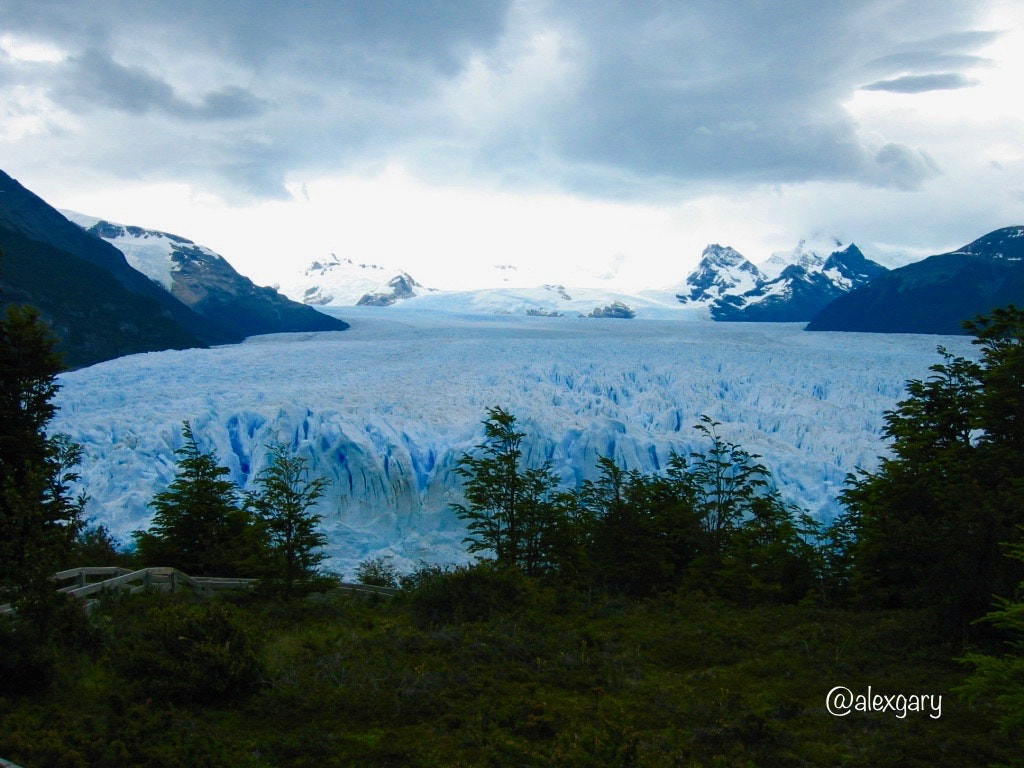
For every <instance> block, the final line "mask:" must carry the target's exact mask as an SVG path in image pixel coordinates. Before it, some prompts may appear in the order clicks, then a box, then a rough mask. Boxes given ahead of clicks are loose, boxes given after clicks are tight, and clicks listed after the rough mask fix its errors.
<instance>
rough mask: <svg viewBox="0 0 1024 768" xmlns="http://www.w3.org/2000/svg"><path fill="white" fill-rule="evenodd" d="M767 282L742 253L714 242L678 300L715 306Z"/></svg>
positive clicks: (685, 302)
mask: <svg viewBox="0 0 1024 768" xmlns="http://www.w3.org/2000/svg"><path fill="white" fill-rule="evenodd" d="M764 280H765V276H764V274H763V273H762V272H761V270H759V269H758V268H757V267H755V266H754V265H753V264H751V263H750V262H749V261H747V259H746V258H744V257H743V255H742V254H740V253H739V252H738V251H736V250H735V249H733V248H730V247H728V246H725V247H723V246H721V245H718V244H717V243H712V244H711V245H709V246H708V247H707V248H705V249H704V253H702V254H701V257H700V261H699V262H698V264H697V266H696V268H694V270H693V271H692V272H691V273H690V274H689V275H688V276H687V278H686V281H685V283H684V284H683V288H682V289H680V292H679V295H678V299H679V301H680V302H681V303H683V304H687V303H698V304H714V303H715V302H716V301H718V300H720V299H722V298H724V297H726V296H737V295H741V294H743V293H746V292H747V291H749V290H751V289H752V288H754V287H755V286H756V285H758V284H759V283H762V282H764Z"/></svg>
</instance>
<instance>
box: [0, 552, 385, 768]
mask: <svg viewBox="0 0 1024 768" xmlns="http://www.w3.org/2000/svg"><path fill="white" fill-rule="evenodd" d="M52 578H53V580H54V581H55V582H56V583H57V584H58V585H61V584H63V585H64V586H58V587H57V589H58V591H60V592H65V593H67V594H69V595H73V596H74V597H78V598H81V599H82V600H83V601H85V608H86V610H91V609H92V608H93V607H94V606H95V605H96V604H97V602H98V600H99V597H100V596H101V595H102V594H103V593H104V592H128V593H131V594H134V593H136V592H142V591H144V590H147V589H149V590H156V591H160V592H178V591H180V590H182V589H189V590H192V591H193V592H195V593H197V594H201V595H210V594H213V593H215V592H220V591H223V590H225V589H251V588H252V587H253V586H254V585H255V583H256V581H257V580H256V579H231V578H222V577H218V576H189V575H188V574H187V573H182V572H181V571H179V570H178V569H177V568H143V569H141V570H138V571H132V570H129V569H128V568H117V567H103V568H97V567H87V568H71V569H69V570H66V571H61V572H60V573H56V574H54V575H53V577H52ZM67 582H71V583H67ZM332 589H333V590H339V591H343V592H359V593H365V594H374V595H381V596H382V597H393V596H394V595H396V594H397V593H398V590H397V589H395V588H393V587H376V586H372V585H370V584H357V583H355V582H348V581H342V582H337V583H336V584H334V585H333V587H332ZM13 610H14V607H13V606H12V605H10V604H7V605H0V614H4V613H8V612H10V611H13ZM0 768H3V764H2V763H0Z"/></svg>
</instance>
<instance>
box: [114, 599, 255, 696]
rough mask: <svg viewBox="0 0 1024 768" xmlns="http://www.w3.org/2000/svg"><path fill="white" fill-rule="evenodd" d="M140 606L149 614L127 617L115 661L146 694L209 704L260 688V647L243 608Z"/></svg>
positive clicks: (185, 604)
mask: <svg viewBox="0 0 1024 768" xmlns="http://www.w3.org/2000/svg"><path fill="white" fill-rule="evenodd" d="M138 605H139V606H144V607H143V610H141V611H137V612H135V613H134V614H132V615H128V616H126V617H125V619H124V620H125V624H124V627H123V630H122V631H119V632H118V633H117V636H116V647H115V648H113V649H112V659H113V663H114V666H115V668H116V669H117V670H118V671H119V672H120V673H121V674H122V675H124V676H125V677H127V678H128V679H130V680H132V681H133V682H134V684H135V685H137V686H138V687H139V688H140V689H141V691H142V692H143V693H144V694H145V695H147V696H152V697H161V698H165V699H167V700H169V701H173V702H179V703H191V702H197V703H209V702H216V701H221V700H224V699H228V698H232V697H235V696H239V695H241V694H244V693H247V692H249V691H251V690H252V689H253V688H255V686H256V685H257V682H258V680H259V673H260V658H259V654H258V651H257V644H256V642H255V641H254V639H253V633H252V632H251V631H250V630H249V629H248V628H247V627H246V625H245V622H244V621H243V619H242V615H241V614H240V613H239V612H238V610H237V609H235V608H233V607H232V606H230V605H226V604H223V603H219V602H214V603H199V604H189V603H183V602H171V603H163V602H160V603H157V604H152V603H149V604H143V603H139V604H138ZM123 609H124V607H122V610H123Z"/></svg>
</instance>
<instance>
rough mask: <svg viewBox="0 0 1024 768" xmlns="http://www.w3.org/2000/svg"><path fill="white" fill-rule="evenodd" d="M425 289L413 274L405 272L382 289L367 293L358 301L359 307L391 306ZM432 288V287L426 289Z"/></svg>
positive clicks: (389, 281)
mask: <svg viewBox="0 0 1024 768" xmlns="http://www.w3.org/2000/svg"><path fill="white" fill-rule="evenodd" d="M417 290H418V291H419V292H422V291H423V290H424V288H423V286H422V285H420V284H419V283H417V282H416V281H415V280H414V279H413V278H412V277H411V276H409V275H407V274H406V273H405V272H403V273H402V274H400V275H396V276H395V277H393V278H391V279H390V280H388V282H387V284H386V285H385V286H384V288H383V289H382V290H379V291H375V292H373V293H366V294H363V296H362V297H361V298H360V299H359V301H357V302H356V306H359V307H390V306H391V305H392V304H394V303H396V302H399V301H402V300H403V299H411V298H414V297H416V296H418V295H419V294H418V293H417ZM426 290H430V289H426Z"/></svg>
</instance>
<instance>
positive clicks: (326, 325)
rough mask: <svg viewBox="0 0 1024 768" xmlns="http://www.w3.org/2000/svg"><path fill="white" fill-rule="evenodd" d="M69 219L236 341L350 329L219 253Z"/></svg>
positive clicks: (79, 217) (171, 238) (76, 216)
mask: <svg viewBox="0 0 1024 768" xmlns="http://www.w3.org/2000/svg"><path fill="white" fill-rule="evenodd" d="M63 213H64V215H65V216H67V217H68V219H70V220H71V221H73V222H75V223H76V224H78V225H79V226H80V227H82V228H83V229H84V230H85V231H86V232H88V233H89V234H91V235H95V236H96V237H99V238H101V239H103V240H105V241H106V242H108V243H110V244H111V245H113V246H114V247H115V248H117V249H118V250H119V251H121V252H122V253H123V254H124V256H125V258H126V259H127V260H128V263H129V264H131V265H132V267H133V268H135V269H136V270H138V271H139V272H141V273H142V274H144V275H146V277H148V278H149V279H150V280H152V281H153V282H155V283H156V284H158V285H160V286H161V287H162V288H164V290H166V291H167V292H168V293H170V294H171V295H172V296H174V298H176V299H178V300H179V301H180V302H182V303H183V304H185V305H186V306H187V307H189V308H191V309H192V310H193V311H195V312H196V313H198V314H200V315H202V316H203V317H205V318H207V319H208V320H209V321H210V322H211V323H213V324H215V325H216V326H217V327H219V328H221V329H222V330H223V332H224V333H225V334H226V335H227V336H229V337H230V338H232V340H240V339H243V338H245V337H246V336H253V335H256V334H262V333H284V332H299V331H341V330H345V329H346V328H347V327H348V325H347V324H346V323H344V322H342V321H340V320H338V319H337V318H334V317H330V316H328V315H325V314H323V313H322V312H318V311H316V310H315V309H313V308H311V307H307V306H305V305H303V304H299V303H298V302H294V301H291V300H290V299H288V298H286V297H284V296H282V295H281V294H280V293H278V292H277V291H276V290H274V289H273V288H266V287H260V286H257V285H255V284H254V283H253V282H252V281H251V280H250V279H249V278H247V277H245V276H244V275H240V274H239V273H238V272H237V271H235V269H234V268H233V267H232V266H231V265H230V264H229V263H228V262H227V260H226V259H224V257H223V256H221V255H220V254H218V253H215V252H214V251H212V250H210V249H209V248H206V247H204V246H201V245H198V244H196V243H195V242H193V241H192V240H189V239H188V238H185V237H180V236H178V235H172V234H170V233H168V232H160V231H157V230H152V229H143V228H142V227H134V226H126V225H123V224H116V223H113V222H110V221H105V220H103V219H97V218H94V217H92V216H85V215H83V214H80V213H75V212H73V211H64V212H63Z"/></svg>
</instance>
